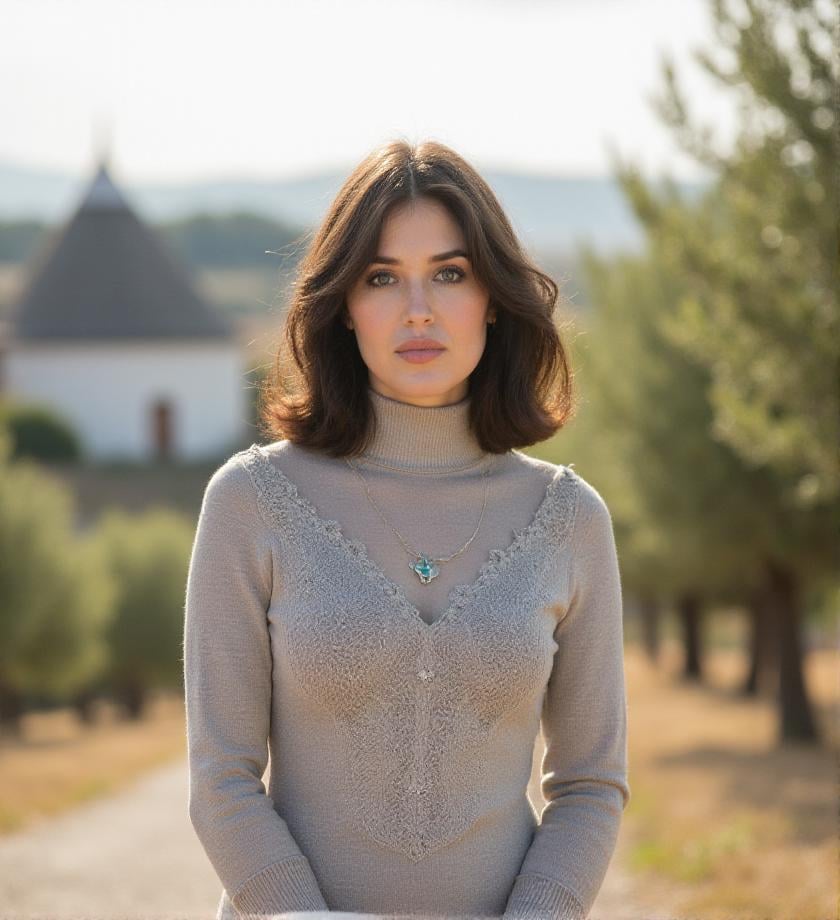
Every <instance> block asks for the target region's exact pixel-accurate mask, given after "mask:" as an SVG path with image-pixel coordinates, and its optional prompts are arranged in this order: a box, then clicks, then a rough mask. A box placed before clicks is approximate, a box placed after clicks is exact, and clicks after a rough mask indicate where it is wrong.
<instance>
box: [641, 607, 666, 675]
mask: <svg viewBox="0 0 840 920" xmlns="http://www.w3.org/2000/svg"><path fill="white" fill-rule="evenodd" d="M660 610H661V608H660V603H659V600H658V599H657V598H655V597H650V596H645V597H642V598H641V599H640V600H639V614H640V617H641V621H642V646H643V648H644V650H645V654H646V655H647V657H648V660H649V661H650V662H651V664H656V663H657V661H658V660H659V627H660V620H661V617H660Z"/></svg>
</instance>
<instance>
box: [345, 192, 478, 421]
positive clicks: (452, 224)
mask: <svg viewBox="0 0 840 920" xmlns="http://www.w3.org/2000/svg"><path fill="white" fill-rule="evenodd" d="M465 250H466V246H465V243H464V238H463V235H462V233H461V230H460V227H459V226H458V224H457V222H456V221H455V220H454V218H453V217H452V215H451V214H450V213H449V211H448V210H447V209H446V208H445V207H444V205H442V204H440V203H439V202H438V201H436V200H434V199H432V198H419V199H416V200H414V201H412V202H406V203H405V204H400V205H397V206H395V207H394V208H393V210H392V211H391V212H390V213H389V215H388V217H387V218H386V220H385V221H384V223H383V226H382V232H381V235H380V238H379V246H378V247H377V251H376V258H375V259H374V261H373V262H371V263H370V265H368V266H367V268H366V269H365V271H364V272H363V273H362V275H361V277H360V278H359V279H358V280H357V281H356V283H355V284H354V285H353V287H352V288H351V289H350V290H349V291H348V293H347V312H348V314H349V316H347V317H345V318H344V322H345V323H346V325H347V326H348V328H350V329H353V330H355V333H356V341H357V342H358V345H359V351H360V352H361V355H362V359H363V360H364V362H365V364H366V365H367V367H368V371H369V377H370V385H371V387H372V388H373V389H374V390H376V391H377V392H378V393H381V394H382V395H383V396H388V397H390V398H392V399H398V400H400V401H401V402H407V403H413V404H414V405H418V406H445V405H449V404H451V403H454V402H458V401H460V400H461V399H463V398H464V397H465V396H466V395H467V392H468V389H469V381H468V379H467V378H468V377H469V375H470V374H471V373H472V371H473V370H474V369H475V366H476V365H477V364H478V362H479V360H480V359H481V355H482V353H483V352H484V345H485V342H486V336H487V322H488V320H490V319H493V318H494V316H493V314H492V313H491V312H490V311H489V310H488V304H489V293H488V291H487V290H486V289H485V288H484V287H482V286H481V285H480V284H479V283H478V281H477V280H476V278H475V276H474V274H473V271H472V265H471V264H470V260H469V259H468V258H467V256H466V254H465ZM459 253H460V254H459ZM441 256H445V257H444V258H441ZM417 339H432V340H434V342H436V343H437V350H434V351H417V350H414V351H408V352H403V353H400V351H399V350H398V349H399V348H400V346H403V347H405V345H406V344H409V345H410V344H411V343H412V342H413V341H415V340H417ZM418 344H420V345H422V342H419V343H418Z"/></svg>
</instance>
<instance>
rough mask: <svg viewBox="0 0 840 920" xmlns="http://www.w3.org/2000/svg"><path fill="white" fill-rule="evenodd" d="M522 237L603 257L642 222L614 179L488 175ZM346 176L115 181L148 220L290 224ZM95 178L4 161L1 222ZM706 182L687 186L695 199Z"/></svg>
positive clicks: (59, 204)
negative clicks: (235, 216) (245, 217)
mask: <svg viewBox="0 0 840 920" xmlns="http://www.w3.org/2000/svg"><path fill="white" fill-rule="evenodd" d="M483 175H484V176H485V178H486V179H487V181H488V182H489V183H490V185H491V186H492V187H493V189H494V191H495V192H496V194H497V195H498V197H499V200H500V201H501V203H502V205H503V207H504V208H505V210H506V211H507V213H508V214H509V216H510V218H511V221H512V222H513V225H514V228H515V230H516V231H517V233H518V234H519V235H520V237H521V239H522V240H523V242H524V243H525V245H526V246H528V247H529V248H530V249H532V251H534V252H536V253H540V254H542V253H570V252H572V251H573V250H574V248H575V244H576V243H577V242H578V241H581V240H585V241H586V242H587V243H589V244H590V245H591V246H593V247H594V248H595V249H597V250H599V251H600V252H604V253H605V252H610V251H614V250H616V249H636V248H637V247H638V246H639V245H640V243H641V239H642V237H641V232H640V228H639V226H638V223H637V221H636V219H635V217H634V215H633V214H632V212H631V211H630V209H629V208H628V206H627V205H626V203H625V202H624V199H623V196H622V194H621V192H620V189H619V188H618V186H617V184H616V183H615V182H614V180H613V179H612V178H610V177H603V178H598V177H595V178H592V177H578V178H576V177H568V176H544V175H536V174H527V173H515V172H501V171H489V170H488V171H485V172H483ZM345 177H346V174H345V173H341V172H330V173H319V174H314V175H310V176H301V177H298V178H291V179H288V178H287V179H277V180H274V181H266V180H247V179H242V180H227V181H224V180H217V181H206V182H194V183H188V184H185V183H181V184H178V185H169V184H168V185H153V184H148V185H137V186H134V185H131V184H127V183H121V182H120V176H119V172H118V171H116V170H115V171H114V178H115V180H116V181H117V183H119V184H120V185H121V188H122V190H123V191H124V192H125V193H126V196H127V197H128V198H129V199H130V200H131V202H132V203H133V204H134V206H135V207H136V208H137V210H138V211H139V213H140V214H141V215H142V216H143V217H144V219H146V220H148V221H151V222H155V223H156V222H161V221H170V220H175V219H179V218H187V217H190V216H192V215H195V214H229V213H231V212H240V213H241V212H249V213H252V214H254V215H257V216H261V217H265V218H268V219H270V220H276V221H280V222H282V223H283V224H286V225H287V226H290V227H291V226H302V227H312V226H314V225H315V224H317V223H318V221H319V220H320V218H321V217H322V216H323V214H324V212H325V211H326V209H327V207H328V205H329V203H330V201H331V200H332V198H333V196H334V195H335V193H336V192H337V191H338V189H339V187H340V186H341V183H342V181H343V180H344V178H345ZM89 179H90V177H88V176H74V175H70V174H68V173H60V172H55V171H52V172H51V171H48V170H43V169H35V168H29V167H26V166H20V165H17V164H14V163H10V162H2V161H0V220H23V219H36V220H44V221H47V222H48V223H55V222H59V221H64V220H66V219H67V218H68V217H69V216H70V214H71V213H72V211H73V210H74V209H75V207H76V205H77V203H78V201H79V200H80V198H81V195H82V194H83V192H84V190H85V189H86V187H87V183H88V181H89ZM702 187H703V186H702V185H700V184H698V183H684V184H681V186H680V188H681V191H682V192H683V193H684V194H685V195H686V196H687V197H692V196H694V195H696V194H697V193H699V192H700V191H701V190H702Z"/></svg>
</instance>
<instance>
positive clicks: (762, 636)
mask: <svg viewBox="0 0 840 920" xmlns="http://www.w3.org/2000/svg"><path fill="white" fill-rule="evenodd" d="M747 615H748V617H749V629H750V636H749V643H750V645H749V656H750V664H749V671H748V673H747V676H746V678H745V680H744V684H743V686H742V688H741V695H742V696H748V697H756V696H759V695H762V696H763V695H765V694H768V695H769V694H775V693H777V692H778V684H779V656H778V649H779V638H778V618H777V617H776V614H775V609H774V603H773V599H772V598H771V597H770V594H769V592H768V590H767V585H766V583H765V584H763V585H760V586H759V587H757V588H756V589H755V590H754V591H753V593H752V595H751V596H750V598H749V601H748V604H747Z"/></svg>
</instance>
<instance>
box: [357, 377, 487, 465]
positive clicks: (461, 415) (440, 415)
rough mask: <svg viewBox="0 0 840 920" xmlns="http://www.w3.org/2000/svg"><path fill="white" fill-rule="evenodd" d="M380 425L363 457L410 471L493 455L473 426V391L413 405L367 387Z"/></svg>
mask: <svg viewBox="0 0 840 920" xmlns="http://www.w3.org/2000/svg"><path fill="white" fill-rule="evenodd" d="M368 395H369V396H370V401H371V405H372V407H373V412H374V415H375V417H376V427H375V433H374V436H373V439H372V440H371V442H370V444H369V445H368V448H367V450H365V452H364V453H363V454H361V455H360V457H359V459H360V460H362V461H363V462H370V463H374V464H376V463H379V464H382V465H384V466H388V467H392V468H395V469H403V470H407V471H412V472H446V471H450V472H452V471H455V470H459V469H462V468H465V467H469V466H473V465H475V464H477V463H479V462H480V461H481V460H483V459H485V458H487V457H488V456H490V454H489V453H487V452H486V451H484V450H482V449H481V445H480V444H479V443H478V441H477V440H476V438H475V435H474V434H473V433H472V431H471V430H470V427H469V407H470V396H469V394H467V396H465V397H464V398H463V399H462V400H461V401H460V402H457V403H452V404H451V405H448V406H415V405H413V404H412V403H406V402H402V401H400V400H398V399H392V398H391V397H389V396H383V395H382V394H381V393H378V392H377V391H376V390H374V389H373V388H372V387H370V386H369V387H368Z"/></svg>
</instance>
